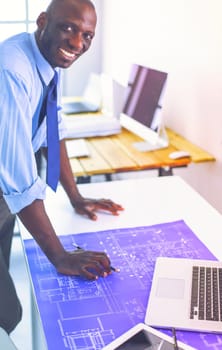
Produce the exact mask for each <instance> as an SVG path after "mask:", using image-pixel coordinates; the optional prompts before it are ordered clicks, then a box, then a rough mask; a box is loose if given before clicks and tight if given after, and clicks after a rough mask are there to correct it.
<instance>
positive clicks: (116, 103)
mask: <svg viewBox="0 0 222 350" xmlns="http://www.w3.org/2000/svg"><path fill="white" fill-rule="evenodd" d="M101 84H102V85H101V86H102V110H101V111H100V112H99V113H86V114H81V115H79V116H78V115H75V116H71V115H64V116H63V119H64V121H65V124H66V126H67V135H66V137H67V138H84V137H93V136H108V135H115V134H118V133H120V132H121V123H120V114H121V112H122V108H123V103H124V96H125V86H123V85H122V84H120V83H119V82H117V81H116V80H114V79H112V78H111V77H110V76H108V75H105V74H103V75H102V76H101Z"/></svg>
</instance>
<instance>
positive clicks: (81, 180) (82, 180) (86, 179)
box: [76, 176, 91, 184]
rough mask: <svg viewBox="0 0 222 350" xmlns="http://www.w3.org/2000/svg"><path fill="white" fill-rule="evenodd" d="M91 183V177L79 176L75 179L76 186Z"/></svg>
mask: <svg viewBox="0 0 222 350" xmlns="http://www.w3.org/2000/svg"><path fill="white" fill-rule="evenodd" d="M90 182H91V176H79V177H77V179H76V183H77V184H88V183H90Z"/></svg>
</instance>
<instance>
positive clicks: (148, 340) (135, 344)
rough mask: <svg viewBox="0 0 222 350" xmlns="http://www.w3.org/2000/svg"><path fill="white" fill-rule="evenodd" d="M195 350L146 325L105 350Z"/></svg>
mask: <svg viewBox="0 0 222 350" xmlns="http://www.w3.org/2000/svg"><path fill="white" fill-rule="evenodd" d="M176 349H178V350H195V349H194V348H193V347H191V346H189V345H186V344H183V343H181V342H180V341H177V342H176V344H175V339H174V338H173V335H172V338H171V337H170V336H168V335H166V334H164V333H162V332H160V331H158V330H156V329H154V328H151V327H149V326H147V325H145V324H144V323H139V324H137V325H136V326H134V327H133V328H131V329H129V330H128V331H127V332H126V333H124V334H122V335H121V336H120V337H119V338H117V339H115V340H114V341H113V342H112V343H110V344H108V345H107V346H105V347H104V348H103V350H176Z"/></svg>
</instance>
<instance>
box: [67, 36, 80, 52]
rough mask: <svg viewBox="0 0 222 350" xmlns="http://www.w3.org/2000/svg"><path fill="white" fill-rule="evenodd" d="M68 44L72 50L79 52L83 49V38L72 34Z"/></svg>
mask: <svg viewBox="0 0 222 350" xmlns="http://www.w3.org/2000/svg"><path fill="white" fill-rule="evenodd" d="M69 44H70V46H72V48H74V49H76V50H78V51H81V50H82V49H83V38H82V35H81V33H75V34H72V35H71V36H70V38H69Z"/></svg>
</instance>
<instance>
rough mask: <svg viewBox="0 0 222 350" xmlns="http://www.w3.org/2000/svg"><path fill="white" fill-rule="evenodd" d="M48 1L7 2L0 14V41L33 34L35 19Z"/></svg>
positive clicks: (25, 0)
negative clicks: (20, 34) (16, 35)
mask: <svg viewBox="0 0 222 350" xmlns="http://www.w3.org/2000/svg"><path fill="white" fill-rule="evenodd" d="M49 2H50V0H16V1H15V0H7V1H5V2H4V6H3V7H2V9H1V12H0V40H3V39H6V38H7V37H9V36H11V35H14V34H17V33H20V32H33V31H34V30H35V28H36V18H37V17H38V15H39V13H40V12H42V11H44V10H45V9H46V8H47V6H48V4H49Z"/></svg>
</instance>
